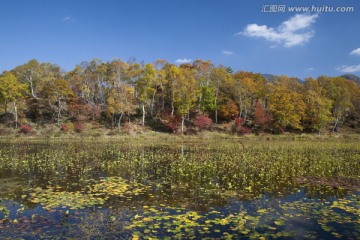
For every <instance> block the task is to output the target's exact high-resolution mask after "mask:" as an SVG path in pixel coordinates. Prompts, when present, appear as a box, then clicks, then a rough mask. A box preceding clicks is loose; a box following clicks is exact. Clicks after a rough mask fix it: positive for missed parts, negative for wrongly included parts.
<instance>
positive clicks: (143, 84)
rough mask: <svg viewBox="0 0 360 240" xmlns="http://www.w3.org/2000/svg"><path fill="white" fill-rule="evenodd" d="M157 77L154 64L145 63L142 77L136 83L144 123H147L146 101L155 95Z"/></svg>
mask: <svg viewBox="0 0 360 240" xmlns="http://www.w3.org/2000/svg"><path fill="white" fill-rule="evenodd" d="M155 79H156V70H155V68H154V65H152V64H145V66H144V70H143V73H142V76H141V78H140V79H139V80H138V81H137V83H136V89H137V91H138V92H137V93H138V100H139V103H140V107H141V112H142V125H143V126H144V125H145V104H146V101H147V100H148V99H149V98H150V97H151V96H153V94H154V92H155V89H154V87H153V86H154V84H153V82H154V81H155Z"/></svg>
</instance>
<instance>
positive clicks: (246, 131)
mask: <svg viewBox="0 0 360 240" xmlns="http://www.w3.org/2000/svg"><path fill="white" fill-rule="evenodd" d="M250 133H251V128H248V127H245V126H241V128H240V130H239V131H238V134H239V135H240V136H243V135H245V134H250Z"/></svg>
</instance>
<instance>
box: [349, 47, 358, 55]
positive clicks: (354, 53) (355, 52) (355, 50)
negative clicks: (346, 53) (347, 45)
mask: <svg viewBox="0 0 360 240" xmlns="http://www.w3.org/2000/svg"><path fill="white" fill-rule="evenodd" d="M350 55H360V48H358V49H354V50H352V51H351V53H350Z"/></svg>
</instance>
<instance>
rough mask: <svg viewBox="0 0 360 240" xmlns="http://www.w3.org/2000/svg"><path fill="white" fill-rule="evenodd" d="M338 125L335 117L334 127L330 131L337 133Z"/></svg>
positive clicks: (337, 118) (337, 119)
mask: <svg viewBox="0 0 360 240" xmlns="http://www.w3.org/2000/svg"><path fill="white" fill-rule="evenodd" d="M338 125H339V117H338V116H336V120H335V125H334V127H333V129H332V132H337V129H338Z"/></svg>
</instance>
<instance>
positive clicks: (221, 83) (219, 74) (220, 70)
mask: <svg viewBox="0 0 360 240" xmlns="http://www.w3.org/2000/svg"><path fill="white" fill-rule="evenodd" d="M231 82H232V77H231V74H230V73H229V69H226V68H224V67H222V66H220V67H216V68H213V69H212V71H211V74H210V87H211V89H212V91H210V93H211V92H213V95H211V94H210V97H213V100H212V98H210V101H208V102H209V105H208V109H209V110H215V123H218V102H219V97H220V92H221V90H223V91H224V89H226V86H227V85H229V84H231ZM205 96H206V97H205V99H208V97H207V96H208V95H205Z"/></svg>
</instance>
